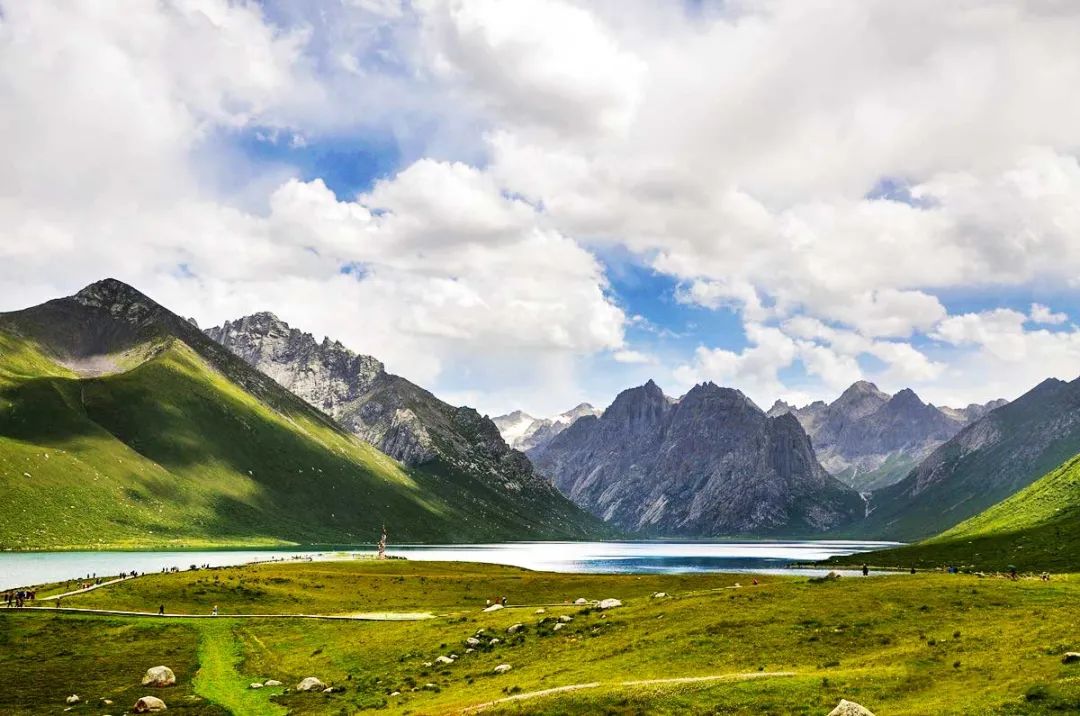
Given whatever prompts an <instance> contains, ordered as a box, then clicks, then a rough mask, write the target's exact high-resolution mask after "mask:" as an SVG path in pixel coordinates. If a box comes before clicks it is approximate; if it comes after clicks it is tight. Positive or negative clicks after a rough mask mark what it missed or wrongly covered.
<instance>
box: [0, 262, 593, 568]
mask: <svg viewBox="0 0 1080 716" xmlns="http://www.w3.org/2000/svg"><path fill="white" fill-rule="evenodd" d="M0 503H2V504H3V505H4V510H3V511H2V512H0V549H46V548H51V549H73V548H124V547H130V548H146V547H175V546H208V545H279V544H288V543H306V544H311V543H322V544H327V543H337V544H350V543H362V542H372V541H374V539H375V538H377V536H378V533H379V530H380V527H381V525H383V524H384V523H385V524H386V526H387V528H388V529H389V531H390V533H391V539H392V540H393V541H397V542H413V541H416V542H438V541H482V540H503V539H561V538H580V537H589V536H595V535H596V534H603V533H604V528H603V527H602V526H601V525H600V524H599V523H598V522H597V521H596V520H595V519H593V518H591V517H589V516H588V515H586V514H585V513H583V512H582V511H580V510H579V509H578V508H576V507H575V506H574V505H573V504H572V503H570V502H569V501H568V500H566V499H565V498H563V497H562V496H561V495H559V494H558V493H557V492H556V491H555V490H554V488H553V487H552V486H551V485H550V484H549V483H547V482H546V481H544V480H542V479H540V478H535V479H533V480H530V481H518V482H515V483H513V484H505V483H502V482H500V481H496V480H492V481H483V480H481V479H479V478H477V477H476V476H472V475H468V474H462V473H461V472H460V471H456V470H454V469H453V468H452V467H450V466H447V465H443V464H440V463H438V462H434V463H431V464H428V465H424V466H421V467H419V468H406V467H405V466H403V465H401V464H400V463H398V462H396V461H395V460H393V459H391V458H389V457H387V456H386V455H384V454H382V453H380V452H379V451H378V450H376V449H375V448H373V447H371V446H370V445H368V444H367V443H365V442H363V441H361V440H359V439H358V438H356V437H355V436H353V435H351V434H349V433H348V432H346V431H345V430H343V429H342V428H340V427H339V426H338V425H337V424H335V423H334V422H333V421H332V420H331V419H330V418H328V417H327V416H326V415H324V414H322V413H321V412H319V411H318V410H316V409H314V408H312V407H310V406H308V405H307V404H306V403H304V402H303V401H301V400H300V399H298V398H296V397H295V396H293V395H292V394H290V393H288V391H286V390H285V389H283V388H281V387H280V386H278V385H277V384H276V383H274V382H273V381H272V380H270V379H269V378H267V377H265V376H263V375H262V374H260V373H258V372H257V371H255V370H253V369H251V368H250V367H248V366H247V365H246V364H245V363H244V362H243V361H241V360H240V359H238V358H236V357H234V356H232V355H231V354H229V353H228V351H226V350H225V349H223V348H221V347H220V346H218V345H217V344H215V343H214V342H213V341H211V340H209V339H208V338H206V337H205V336H203V335H202V333H201V332H200V331H199V330H198V329H197V328H196V327H195V326H193V325H191V324H190V323H188V322H187V321H185V320H184V319H182V318H180V317H178V316H175V315H174V314H172V313H170V312H168V311H167V310H165V309H164V308H162V307H161V306H158V305H157V304H156V303H154V302H153V301H151V300H150V299H148V298H146V297H145V296H143V295H142V294H140V293H138V292H137V291H135V290H134V289H132V288H130V287H128V286H126V285H125V284H122V283H120V282H118V281H112V280H107V281H103V282H99V283H98V284H94V285H92V286H90V287H88V288H87V289H84V290H83V291H81V292H80V293H79V294H77V295H76V296H74V297H70V298H66V299H58V300H56V301H50V302H48V303H46V304H43V305H42V306H38V307H35V308H32V309H27V310H25V311H19V312H16V313H9V314H2V315H0Z"/></svg>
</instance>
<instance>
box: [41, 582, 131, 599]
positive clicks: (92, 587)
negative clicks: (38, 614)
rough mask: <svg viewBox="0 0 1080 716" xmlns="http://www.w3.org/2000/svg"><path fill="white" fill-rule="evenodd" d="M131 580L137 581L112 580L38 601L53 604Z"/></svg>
mask: <svg viewBox="0 0 1080 716" xmlns="http://www.w3.org/2000/svg"><path fill="white" fill-rule="evenodd" d="M129 579H135V577H117V578H116V579H110V580H109V581H107V582H102V583H101V584H91V585H90V586H89V587H84V588H83V589H75V590H72V591H70V592H64V593H63V594H52V595H49V596H48V597H42V598H41V599H38V600H37V601H39V602H51V601H55V600H57V599H63V598H64V597H71V596H74V595H76V594H86V593H87V592H92V591H94V590H95V589H101V588H102V587H107V586H109V585H110V584H119V583H120V582H126V581H128V580H129Z"/></svg>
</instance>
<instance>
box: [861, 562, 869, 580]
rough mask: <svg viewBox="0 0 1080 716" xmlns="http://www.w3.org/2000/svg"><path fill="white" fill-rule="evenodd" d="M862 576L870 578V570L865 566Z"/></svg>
mask: <svg viewBox="0 0 1080 716" xmlns="http://www.w3.org/2000/svg"><path fill="white" fill-rule="evenodd" d="M862 576H864V577H868V576H870V568H869V567H867V566H866V565H865V564H864V565H863V566H862Z"/></svg>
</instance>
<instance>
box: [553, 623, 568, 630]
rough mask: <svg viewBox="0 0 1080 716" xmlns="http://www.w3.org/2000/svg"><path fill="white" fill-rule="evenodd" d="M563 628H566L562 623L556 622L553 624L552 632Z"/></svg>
mask: <svg viewBox="0 0 1080 716" xmlns="http://www.w3.org/2000/svg"><path fill="white" fill-rule="evenodd" d="M564 626H566V625H565V624H563V623H562V622H556V623H555V628H554V629H553V631H559V630H560V629H562V628H563V627H564Z"/></svg>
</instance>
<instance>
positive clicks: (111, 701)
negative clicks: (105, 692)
mask: <svg viewBox="0 0 1080 716" xmlns="http://www.w3.org/2000/svg"><path fill="white" fill-rule="evenodd" d="M101 703H103V704H105V705H106V706H112V705H113V700H112V699H102V700H101Z"/></svg>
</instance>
